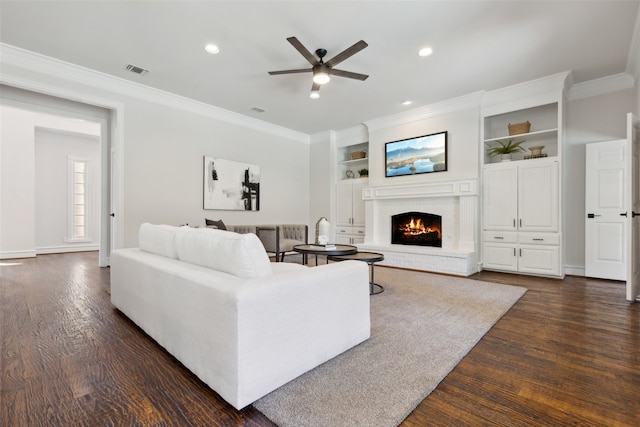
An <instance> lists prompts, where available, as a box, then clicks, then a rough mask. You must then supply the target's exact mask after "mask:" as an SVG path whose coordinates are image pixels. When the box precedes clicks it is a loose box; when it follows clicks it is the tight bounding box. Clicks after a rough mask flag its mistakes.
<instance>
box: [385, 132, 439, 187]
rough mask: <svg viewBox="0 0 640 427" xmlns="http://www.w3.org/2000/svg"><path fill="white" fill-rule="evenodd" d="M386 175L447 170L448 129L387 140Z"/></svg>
mask: <svg viewBox="0 0 640 427" xmlns="http://www.w3.org/2000/svg"><path fill="white" fill-rule="evenodd" d="M384 160H385V177H391V176H404V175H417V174H420V173H430V172H443V171H446V170H447V131H444V132H438V133H433V134H430V135H423V136H416V137H414V138H407V139H402V140H400V141H392V142H387V143H386V144H385V146H384Z"/></svg>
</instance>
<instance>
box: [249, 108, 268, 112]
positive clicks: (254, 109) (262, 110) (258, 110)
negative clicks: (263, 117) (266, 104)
mask: <svg viewBox="0 0 640 427" xmlns="http://www.w3.org/2000/svg"><path fill="white" fill-rule="evenodd" d="M251 111H255V112H256V113H264V112H265V111H266V110H265V109H264V108H260V107H253V108H252V109H251Z"/></svg>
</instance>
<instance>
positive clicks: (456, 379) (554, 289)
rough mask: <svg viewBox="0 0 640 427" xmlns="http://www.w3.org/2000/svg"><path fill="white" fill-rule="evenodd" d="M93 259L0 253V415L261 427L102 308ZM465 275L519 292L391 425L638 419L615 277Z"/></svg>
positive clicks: (637, 338) (44, 422)
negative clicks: (413, 407) (517, 288)
mask: <svg viewBox="0 0 640 427" xmlns="http://www.w3.org/2000/svg"><path fill="white" fill-rule="evenodd" d="M97 262H98V261H97V253H79V254H61V255H41V256H38V257H37V258H35V259H23V260H4V261H0V334H1V335H0V344H1V348H0V361H1V365H0V366H1V368H0V369H1V370H2V372H1V376H0V391H1V394H0V401H1V403H0V426H7V427H8V426H94V425H95V426H98V425H99V426H272V425H273V424H272V423H271V422H270V421H269V420H268V419H266V418H265V417H264V416H263V415H262V414H261V413H260V412H258V411H257V410H255V409H253V407H251V406H249V407H247V408H245V409H244V410H242V411H237V410H235V409H234V408H232V407H231V406H229V405H228V404H226V403H225V402H224V401H223V400H221V399H220V398H219V397H218V396H217V394H216V393H215V392H213V391H211V390H210V389H209V388H208V387H207V386H206V385H204V384H203V383H202V382H200V381H199V380H198V379H197V378H196V377H195V376H194V375H192V374H191V373H190V372H189V371H188V370H187V369H185V368H184V367H183V366H182V365H181V364H180V363H179V362H177V361H176V360H175V359H174V358H173V357H172V356H170V355H169V354H167V353H166V352H165V351H164V350H162V349H161V348H160V347H159V346H158V345H156V344H155V342H154V341H153V340H151V339H150V338H148V337H147V336H146V335H144V333H142V332H141V331H140V330H139V329H138V328H137V327H136V326H135V325H134V324H133V323H132V322H130V321H129V320H128V319H127V318H126V317H125V316H123V315H122V314H120V313H119V312H118V311H117V310H115V309H114V308H113V307H112V306H111V303H110V299H109V295H108V294H107V292H106V291H107V289H108V288H109V269H108V268H99V267H98V266H97ZM11 263H16V264H17V265H8V264H11ZM417 274H419V273H417ZM473 279H478V280H485V281H492V282H498V283H508V284H516V285H521V286H525V287H527V288H528V289H529V291H528V292H527V293H526V294H525V295H524V297H523V298H522V299H521V300H520V301H519V302H518V303H517V304H516V305H515V306H514V307H513V308H512V309H511V310H510V311H509V312H508V313H507V314H506V315H505V316H504V317H503V318H502V319H501V320H500V321H499V322H498V323H497V324H496V325H495V326H494V328H493V329H491V330H490V331H489V332H488V333H487V335H485V337H484V338H483V339H482V340H481V341H480V342H479V343H478V345H476V346H475V347H474V348H473V350H472V351H471V352H470V353H469V354H468V355H467V356H466V357H465V358H464V359H463V360H462V362H461V363H460V364H459V365H458V366H457V367H456V368H455V369H454V370H453V371H452V372H451V373H450V374H449V375H448V376H447V377H446V378H445V380H444V381H443V382H442V383H440V385H439V386H438V388H437V389H436V390H435V391H434V392H433V393H431V394H430V395H429V396H428V397H427V398H426V399H425V400H424V401H423V402H422V403H421V404H420V405H419V406H418V408H416V410H415V411H414V412H413V413H412V414H411V415H410V416H409V417H408V418H407V419H406V420H405V421H404V422H403V424H402V426H407V427H408V426H565V425H567V426H637V425H640V418H639V417H640V304H629V303H627V302H626V301H625V300H624V286H623V284H621V283H620V282H611V281H603V280H591V279H584V278H578V277H568V278H566V279H565V280H564V281H559V280H551V279H540V278H532V277H526V276H517V275H508V274H499V273H491V272H483V273H480V274H478V275H475V276H474V277H473ZM323 427H330V426H323ZM372 427H374V426H372Z"/></svg>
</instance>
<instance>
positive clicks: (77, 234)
mask: <svg viewBox="0 0 640 427" xmlns="http://www.w3.org/2000/svg"><path fill="white" fill-rule="evenodd" d="M88 177H89V162H88V161H87V160H84V159H74V158H69V215H68V216H69V226H68V231H67V241H68V242H87V241H89V229H88V225H89V224H88V222H87V218H88V215H87V213H88V212H89V209H88V205H89V200H88V197H87V190H88V181H89V179H88Z"/></svg>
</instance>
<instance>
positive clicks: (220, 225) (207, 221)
mask: <svg viewBox="0 0 640 427" xmlns="http://www.w3.org/2000/svg"><path fill="white" fill-rule="evenodd" d="M204 223H205V225H207V226H214V227H216V228H217V229H218V230H226V229H227V227H226V226H225V225H224V222H222V220H219V221H216V220H213V219H207V218H205V219H204Z"/></svg>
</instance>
